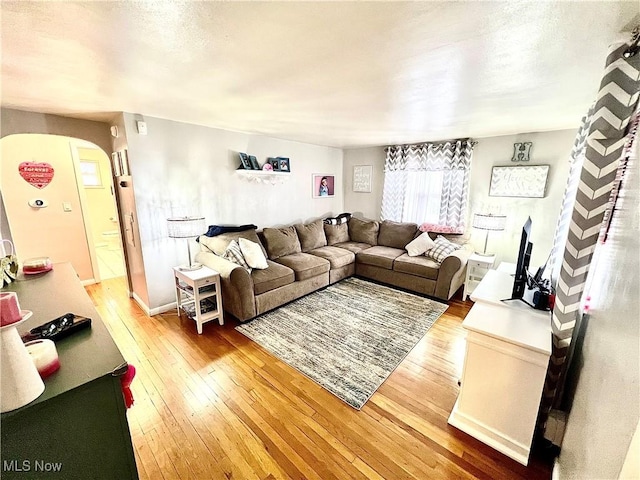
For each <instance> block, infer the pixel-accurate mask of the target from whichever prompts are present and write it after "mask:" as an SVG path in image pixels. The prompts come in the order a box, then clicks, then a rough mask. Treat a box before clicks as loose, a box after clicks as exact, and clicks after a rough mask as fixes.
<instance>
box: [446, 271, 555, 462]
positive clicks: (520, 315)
mask: <svg viewBox="0 0 640 480" xmlns="http://www.w3.org/2000/svg"><path fill="white" fill-rule="evenodd" d="M499 269H500V267H499ZM512 287H513V277H512V276H511V275H510V274H509V273H508V272H505V271H498V270H489V271H488V272H487V274H486V275H485V277H484V278H483V279H482V281H481V282H480V284H479V285H478V286H477V287H476V289H475V290H474V291H473V294H472V295H471V299H472V300H473V301H475V302H476V303H475V305H474V306H473V308H472V309H471V311H470V312H469V313H468V315H467V316H466V318H465V319H464V321H463V322H462V326H463V328H464V329H465V330H466V331H467V348H466V353H465V359H464V367H463V372H462V385H461V387H460V393H459V395H458V399H457V401H456V404H455V405H454V407H453V410H452V412H451V415H450V416H449V424H451V425H453V426H454V427H456V428H458V429H460V430H462V431H464V432H466V433H468V434H469V435H471V436H473V437H475V438H477V439H478V440H480V441H481V442H483V443H485V444H487V445H489V446H490V447H493V448H495V449H496V450H498V451H499V452H502V453H504V454H505V455H507V456H509V457H511V458H513V459H514V460H516V461H517V462H519V463H521V464H523V465H527V463H528V461H529V452H530V450H531V443H532V441H533V433H534V429H535V424H536V419H537V416H538V409H539V407H540V399H541V397H542V388H543V385H544V381H545V377H546V373H547V367H548V364H549V356H550V355H551V318H550V315H549V313H548V312H544V311H541V310H535V309H533V308H531V307H529V306H528V305H526V304H525V303H524V302H509V301H507V302H504V301H503V299H504V298H506V297H508V296H509V295H510V294H511V289H512Z"/></svg>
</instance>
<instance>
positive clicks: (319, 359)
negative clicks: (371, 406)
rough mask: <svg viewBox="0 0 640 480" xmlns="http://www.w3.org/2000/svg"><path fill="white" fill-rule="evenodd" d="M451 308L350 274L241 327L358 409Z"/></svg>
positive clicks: (264, 345)
mask: <svg viewBox="0 0 640 480" xmlns="http://www.w3.org/2000/svg"><path fill="white" fill-rule="evenodd" d="M446 309H447V305H445V304H443V303H440V302H437V301H434V300H429V299H427V298H423V297H419V296H417V295H413V294H410V293H405V292H401V291H399V290H394V289H392V288H389V287H385V286H382V285H377V284H375V283H371V282H367V281H365V280H360V279H357V278H348V279H346V280H343V281H341V282H339V283H337V284H334V285H331V286H330V287H327V288H326V289H324V290H321V291H318V292H314V293H312V294H310V295H307V296H305V297H303V298H300V299H298V300H295V301H293V302H291V303H289V304H287V305H285V306H283V307H280V308H278V309H276V310H274V311H272V312H268V313H265V314H263V315H262V316H260V317H258V318H256V319H254V320H252V321H251V322H248V323H245V324H242V325H239V326H237V327H236V330H238V331H240V332H241V333H243V334H244V335H246V336H247V337H249V338H250V339H252V340H253V341H255V342H256V343H258V344H259V345H261V346H262V347H264V348H265V349H267V350H268V351H269V352H271V353H272V354H273V355H275V356H276V357H278V358H279V359H281V360H282V361H284V362H286V363H288V364H289V365H291V366H292V367H294V368H296V369H298V370H299V371H300V372H302V373H303V374H305V375H306V376H307V377H309V378H310V379H312V380H313V381H315V382H316V383H318V384H319V385H321V386H322V387H324V388H325V389H327V390H329V391H330V392H331V393H333V394H334V395H335V396H337V397H338V398H340V399H341V400H343V401H344V402H346V403H347V404H349V405H351V406H352V407H353V408H356V409H358V410H360V409H361V408H362V406H363V405H364V404H365V403H366V402H367V400H369V398H370V397H371V395H373V394H374V393H375V391H376V390H377V389H378V388H379V387H380V385H382V383H383V382H384V381H385V380H386V378H387V377H388V376H389V375H390V374H391V372H393V370H395V368H396V367H397V366H398V365H399V364H400V362H401V361H402V360H403V359H404V358H405V357H406V356H407V354H408V353H409V351H410V350H411V349H412V348H413V347H414V346H415V345H416V343H418V341H419V340H420V339H421V338H422V337H423V336H424V334H425V333H426V332H427V331H428V330H429V328H430V327H431V325H433V324H434V322H435V321H436V320H437V319H438V317H440V315H442V314H443V313H444V311H445V310H446Z"/></svg>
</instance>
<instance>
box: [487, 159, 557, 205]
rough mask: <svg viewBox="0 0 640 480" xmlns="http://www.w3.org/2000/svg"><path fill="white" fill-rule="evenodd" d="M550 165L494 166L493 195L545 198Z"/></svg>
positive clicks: (492, 176)
mask: <svg viewBox="0 0 640 480" xmlns="http://www.w3.org/2000/svg"><path fill="white" fill-rule="evenodd" d="M548 175H549V165H527V166H518V167H493V169H492V171H491V187H490V189H489V196H491V197H528V198H544V195H545V190H546V187H547V176H548Z"/></svg>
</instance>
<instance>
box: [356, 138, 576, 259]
mask: <svg viewBox="0 0 640 480" xmlns="http://www.w3.org/2000/svg"><path fill="white" fill-rule="evenodd" d="M576 131H577V128H576V130H573V129H571V130H559V131H554V132H540V133H522V134H519V135H506V136H500V137H488V138H479V139H477V141H478V144H477V145H476V146H475V148H474V151H473V161H472V166H471V178H470V187H469V188H470V198H469V220H468V222H467V225H468V228H467V230H468V231H469V232H470V233H471V241H472V242H473V243H474V245H475V246H476V248H478V249H482V248H483V246H484V232H480V231H475V230H474V229H472V228H471V227H470V225H471V219H472V216H471V215H472V214H473V213H474V212H478V211H485V210H486V209H491V211H492V212H494V213H498V212H502V213H505V214H506V215H507V226H506V230H505V231H504V232H501V233H492V234H490V236H489V242H488V246H487V250H488V251H493V252H496V254H497V255H496V262H497V263H499V262H500V261H509V262H514V261H515V260H516V257H517V255H518V252H517V249H518V245H519V242H520V232H521V231H522V225H523V224H524V222H525V220H526V219H527V216H528V215H530V216H531V219H532V221H533V231H532V236H533V244H534V247H533V255H532V261H531V268H532V269H535V268H536V266H538V265H539V264H542V263H544V261H545V260H546V258H547V256H548V255H549V251H550V250H551V245H552V243H553V233H554V231H555V227H556V220H557V218H558V214H559V213H560V205H561V202H562V195H563V194H564V189H565V186H566V181H567V175H568V174H569V154H570V152H571V147H572V146H573V141H574V139H575V134H576ZM516 142H533V147H532V149H531V161H530V162H529V164H531V165H539V164H549V165H551V168H550V173H549V177H548V182H547V192H546V195H545V197H544V198H505V197H489V184H490V179H491V168H492V167H493V166H494V165H510V164H511V165H515V163H512V162H511V157H512V156H513V144H514V143H516ZM384 159H385V153H384V148H383V147H374V148H362V149H347V150H345V151H344V166H345V173H344V177H345V205H344V208H345V211H349V212H362V213H363V215H364V216H365V217H368V218H375V219H377V218H379V217H380V205H381V202H382V185H383V181H384ZM354 165H373V169H374V173H373V175H374V181H373V188H372V192H371V193H355V192H353V191H352V186H351V178H352V175H353V166H354Z"/></svg>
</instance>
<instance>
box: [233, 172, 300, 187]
mask: <svg viewBox="0 0 640 480" xmlns="http://www.w3.org/2000/svg"><path fill="white" fill-rule="evenodd" d="M236 172H237V173H238V174H239V175H240V176H241V177H243V178H245V179H246V180H247V181H249V182H253V183H264V184H271V185H276V184H278V183H284V182H286V181H287V180H289V176H290V175H291V173H290V172H273V171H270V170H236Z"/></svg>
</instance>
